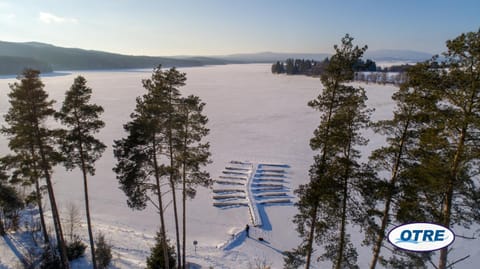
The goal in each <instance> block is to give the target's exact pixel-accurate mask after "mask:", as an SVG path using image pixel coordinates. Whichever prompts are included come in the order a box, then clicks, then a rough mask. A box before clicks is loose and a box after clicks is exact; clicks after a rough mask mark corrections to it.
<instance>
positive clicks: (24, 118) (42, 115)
mask: <svg viewBox="0 0 480 269" xmlns="http://www.w3.org/2000/svg"><path fill="white" fill-rule="evenodd" d="M39 74H40V72H39V71H37V70H33V69H26V70H25V71H24V72H23V73H22V75H21V76H19V78H18V79H19V80H20V82H15V83H13V84H11V85H10V89H11V92H10V93H9V94H8V97H9V98H10V100H9V101H10V105H11V107H10V109H9V110H8V112H7V114H6V115H5V122H6V123H7V124H8V125H9V127H4V128H2V133H3V134H5V135H7V136H8V138H9V144H8V145H9V147H10V149H11V150H12V151H13V152H15V153H17V154H24V153H25V152H26V151H27V152H29V153H30V154H31V156H30V159H31V160H34V163H36V162H37V160H38V166H39V170H41V173H42V174H41V175H42V177H44V178H45V180H46V184H47V191H48V196H49V200H50V206H51V210H52V217H53V223H54V227H55V233H56V237H57V242H58V248H59V251H60V258H61V260H62V265H63V267H64V268H69V264H68V259H67V257H66V248H65V240H64V238H63V231H62V226H61V223H60V216H59V213H58V208H57V203H56V200H55V194H54V191H53V183H52V178H51V171H50V169H51V167H52V166H53V165H54V164H55V163H56V162H58V159H56V157H58V154H56V153H55V150H54V147H55V145H56V141H55V138H56V137H58V131H56V130H51V129H48V128H46V127H45V121H46V120H47V119H49V118H51V117H52V116H53V115H54V113H55V110H54V109H53V108H52V105H53V103H54V101H49V100H48V94H47V93H46V92H45V91H44V90H43V87H44V84H43V83H42V81H41V80H40V78H39ZM55 156H56V157H55Z"/></svg>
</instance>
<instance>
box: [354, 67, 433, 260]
mask: <svg viewBox="0 0 480 269" xmlns="http://www.w3.org/2000/svg"><path fill="white" fill-rule="evenodd" d="M430 67H431V63H430V62H425V63H419V64H417V65H416V66H415V67H412V68H411V69H410V70H409V71H407V75H408V77H409V81H408V82H407V83H404V84H403V85H402V86H401V87H400V89H399V90H398V91H397V92H396V93H395V94H394V95H393V97H392V99H393V100H394V101H395V102H396V109H395V111H394V114H393V118H392V119H391V120H383V121H379V122H376V123H375V124H374V125H373V128H374V130H375V132H377V133H379V134H381V135H384V136H386V137H387V145H385V146H383V147H381V148H379V149H376V150H374V151H373V152H372V153H371V155H370V165H371V167H372V168H373V169H374V170H375V171H376V172H377V175H376V176H372V177H370V180H365V181H364V182H363V183H362V184H363V195H362V196H363V197H364V208H365V209H364V210H363V211H364V214H365V216H364V218H363V221H364V223H363V225H364V227H365V240H364V243H365V244H366V245H372V250H373V257H372V261H371V263H370V268H371V269H373V268H375V267H376V265H377V262H378V260H379V258H381V256H380V252H381V249H382V247H383V243H384V241H385V237H386V233H387V229H388V228H389V227H391V225H392V223H393V224H394V223H402V220H400V221H398V222H395V217H396V215H397V211H398V204H399V201H400V200H403V202H406V201H407V200H406V199H405V198H406V197H407V194H406V193H405V192H406V191H411V190H412V189H413V188H412V187H411V186H410V182H409V181H408V177H406V176H405V174H406V173H407V172H408V169H409V168H410V167H411V166H412V165H414V164H415V161H416V160H415V158H414V156H413V152H414V150H415V148H417V147H418V139H417V138H418V136H419V134H420V132H421V129H422V128H423V127H422V126H423V125H424V124H425V123H426V122H428V118H429V113H428V111H431V109H432V105H434V104H435V103H436V96H435V95H433V94H431V93H430V92H429V91H425V88H424V87H421V88H419V87H418V85H417V84H418V81H423V82H424V83H425V82H426V81H430V83H431V86H430V88H431V87H432V86H433V85H435V84H436V82H437V81H438V75H437V74H436V73H429V74H428V77H427V76H424V74H425V73H424V72H423V71H426V70H429V69H430ZM424 86H425V84H424ZM380 174H388V177H386V178H381V177H380V176H378V175H380ZM414 199H415V198H414ZM382 260H383V258H382ZM413 260H415V266H417V267H419V266H424V263H423V262H421V261H422V259H420V258H419V257H418V256H416V255H413V254H412V255H410V256H407V257H406V259H403V262H402V260H399V259H398V258H392V259H391V261H392V263H395V264H398V266H400V264H403V265H402V266H403V267H408V266H407V264H406V262H409V263H411V262H412V261H413Z"/></svg>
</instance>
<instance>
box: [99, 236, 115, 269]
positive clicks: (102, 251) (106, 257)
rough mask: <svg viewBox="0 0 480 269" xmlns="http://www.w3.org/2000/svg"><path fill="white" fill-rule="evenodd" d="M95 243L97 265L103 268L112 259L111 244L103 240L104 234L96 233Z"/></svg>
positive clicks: (100, 268)
mask: <svg viewBox="0 0 480 269" xmlns="http://www.w3.org/2000/svg"><path fill="white" fill-rule="evenodd" d="M95 245H96V246H97V247H96V248H95V256H96V257H97V267H98V268H99V269H105V268H107V267H108V265H109V264H110V262H111V261H112V246H111V245H110V244H108V243H107V241H106V240H105V235H103V234H102V233H99V234H97V236H96V242H95Z"/></svg>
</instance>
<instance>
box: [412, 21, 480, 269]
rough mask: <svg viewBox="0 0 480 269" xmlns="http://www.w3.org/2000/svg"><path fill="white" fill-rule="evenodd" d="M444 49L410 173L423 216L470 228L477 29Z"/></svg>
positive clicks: (477, 109) (474, 212) (474, 204)
mask: <svg viewBox="0 0 480 269" xmlns="http://www.w3.org/2000/svg"><path fill="white" fill-rule="evenodd" d="M447 48H448V51H447V52H446V53H445V54H444V56H445V58H446V61H445V63H444V68H442V69H441V70H442V72H441V74H440V78H439V79H438V80H437V82H436V84H435V87H433V88H432V89H431V90H430V92H431V94H434V95H437V96H438V97H439V99H438V101H437V102H436V103H435V105H434V106H432V109H431V110H430V111H429V112H430V113H431V115H432V118H431V120H430V121H429V122H428V128H425V130H423V131H422V133H421V135H420V137H419V147H418V150H417V151H416V152H415V154H416V156H418V165H417V166H416V167H414V169H412V173H411V174H410V176H411V178H412V181H413V182H414V183H415V187H416V188H417V189H418V192H419V193H420V194H421V195H418V196H419V199H418V200H419V201H420V203H419V206H421V207H420V208H421V210H422V213H423V215H424V218H425V219H428V220H429V221H431V222H436V223H440V224H442V225H443V226H445V227H447V228H452V227H455V226H463V227H469V226H470V225H471V224H472V223H479V219H480V208H479V206H478V205H479V202H480V197H479V195H478V193H480V189H479V187H478V186H479V181H478V177H476V171H477V170H476V168H475V167H476V166H477V165H478V161H479V157H480V155H479V154H478V152H480V146H479V145H478V141H479V139H480V137H479V135H480V132H479V130H480V116H479V115H480V87H479V85H480V79H479V78H480V30H479V31H477V32H469V33H466V34H461V35H460V36H458V37H457V38H455V39H453V40H449V41H447ZM435 70H436V69H433V68H432V69H429V70H423V73H424V74H426V75H428V74H431V73H432V72H435ZM419 86H420V87H423V88H425V89H429V82H428V81H419ZM404 211H407V210H406V209H405V210H404ZM448 251H449V248H447V247H446V248H443V249H441V250H440V255H439V261H438V264H437V267H438V268H440V269H445V268H447V267H448V264H447V263H448ZM453 262H455V261H453Z"/></svg>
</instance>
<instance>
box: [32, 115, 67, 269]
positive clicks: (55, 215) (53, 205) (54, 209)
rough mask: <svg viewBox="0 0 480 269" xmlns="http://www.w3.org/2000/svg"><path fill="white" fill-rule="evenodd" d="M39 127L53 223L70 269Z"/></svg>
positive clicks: (36, 123) (37, 133)
mask: <svg viewBox="0 0 480 269" xmlns="http://www.w3.org/2000/svg"><path fill="white" fill-rule="evenodd" d="M35 114H36V113H35V111H34V115H35ZM35 116H36V115H35ZM38 127H39V123H38V122H35V137H36V139H37V146H38V150H39V153H40V159H41V167H42V170H43V174H44V177H45V180H46V182H47V190H48V197H49V198H50V206H51V209H52V218H53V224H54V226H55V234H56V237H57V243H58V249H59V252H60V259H61V261H62V265H63V268H64V269H68V268H70V265H69V263H68V258H67V248H66V245H65V239H64V238H63V231H62V224H61V222H60V215H59V213H58V208H57V202H56V200H55V193H54V191H53V184H52V179H51V176H50V171H49V170H48V169H49V165H48V163H47V158H46V156H45V152H44V148H43V142H42V140H41V134H40V131H39V128H38Z"/></svg>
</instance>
